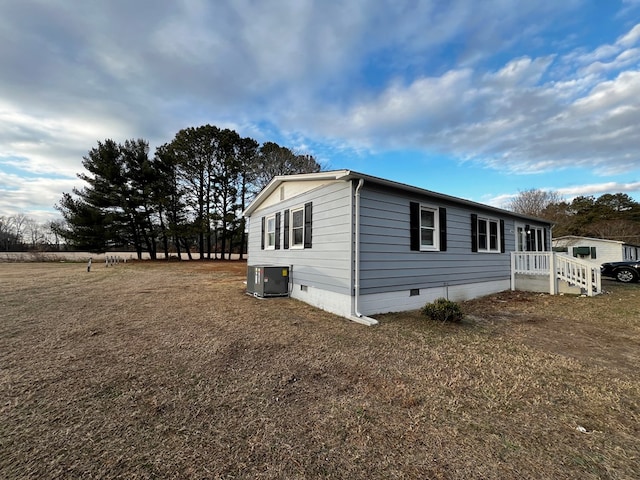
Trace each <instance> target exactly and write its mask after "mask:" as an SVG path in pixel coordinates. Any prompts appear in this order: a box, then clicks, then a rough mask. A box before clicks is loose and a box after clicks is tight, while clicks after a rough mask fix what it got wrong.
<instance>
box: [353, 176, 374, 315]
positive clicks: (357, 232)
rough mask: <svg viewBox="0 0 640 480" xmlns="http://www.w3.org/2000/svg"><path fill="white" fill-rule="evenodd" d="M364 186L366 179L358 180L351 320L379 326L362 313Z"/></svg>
mask: <svg viewBox="0 0 640 480" xmlns="http://www.w3.org/2000/svg"><path fill="white" fill-rule="evenodd" d="M363 185H364V178H360V179H359V180H358V186H357V187H356V192H355V199H356V205H355V207H356V208H355V213H354V215H355V220H356V222H355V223H356V225H355V248H354V260H355V274H354V283H353V291H354V294H353V297H354V306H353V308H354V313H353V315H351V318H350V319H351V320H353V321H354V322H358V323H362V324H363V325H367V326H372V325H377V324H378V321H377V320H376V319H375V318H371V317H366V316H364V315H363V314H362V313H360V190H361V189H362V186H363Z"/></svg>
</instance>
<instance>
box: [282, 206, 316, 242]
mask: <svg viewBox="0 0 640 480" xmlns="http://www.w3.org/2000/svg"><path fill="white" fill-rule="evenodd" d="M311 215H312V204H311V202H309V203H305V204H304V206H303V207H297V208H292V209H291V210H285V211H284V248H285V249H286V248H311V220H312V218H311Z"/></svg>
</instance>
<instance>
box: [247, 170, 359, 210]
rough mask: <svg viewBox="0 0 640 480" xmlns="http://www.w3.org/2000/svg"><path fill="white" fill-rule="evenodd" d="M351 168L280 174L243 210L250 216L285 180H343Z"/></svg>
mask: <svg viewBox="0 0 640 480" xmlns="http://www.w3.org/2000/svg"><path fill="white" fill-rule="evenodd" d="M350 173H351V172H350V171H349V170H331V171H328V172H317V173H299V174H295V175H278V176H275V177H273V178H272V179H271V181H270V182H269V183H268V184H267V186H266V187H264V188H263V189H262V190H260V193H258V195H256V198H254V199H253V201H252V202H251V203H250V204H249V206H248V207H247V208H246V209H245V210H244V212H242V215H243V216H245V217H250V216H251V214H252V213H253V212H254V211H255V210H257V209H258V207H259V206H260V204H261V203H262V202H263V201H264V200H265V199H266V198H268V197H269V196H270V195H271V194H272V193H273V192H274V191H275V190H276V189H277V188H278V187H279V186H280V185H281V184H282V183H284V182H304V181H318V180H320V181H322V180H341V179H347V178H348V177H349V175H350Z"/></svg>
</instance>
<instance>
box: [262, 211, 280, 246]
mask: <svg viewBox="0 0 640 480" xmlns="http://www.w3.org/2000/svg"><path fill="white" fill-rule="evenodd" d="M281 218H282V214H281V213H280V212H278V213H276V214H274V215H270V216H268V217H262V227H261V228H262V241H261V242H260V248H261V249H262V250H264V249H267V250H279V249H280V219H281Z"/></svg>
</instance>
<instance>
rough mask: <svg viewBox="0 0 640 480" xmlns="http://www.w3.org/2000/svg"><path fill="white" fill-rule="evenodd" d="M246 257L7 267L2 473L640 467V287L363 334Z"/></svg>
mask: <svg viewBox="0 0 640 480" xmlns="http://www.w3.org/2000/svg"><path fill="white" fill-rule="evenodd" d="M244 268H245V267H244V264H242V263H232V264H229V263H224V262H209V263H198V262H193V263H183V264H176V263H173V264H170V265H167V264H159V263H144V264H139V263H135V264H128V265H126V266H118V267H116V268H108V269H107V268H104V267H103V266H96V267H94V268H93V271H92V272H91V273H87V272H86V269H85V267H84V265H82V264H0V312H1V313H0V315H1V322H0V368H1V374H0V375H1V376H0V386H1V390H0V393H1V399H0V401H1V403H0V477H2V478H7V479H12V478H38V479H40V478H45V479H46V478H114V477H123V478H220V479H223V478H224V479H226V478H252V479H253V478H287V479H295V478H300V479H302V478H353V479H355V478H368V479H375V478H380V479H392V478H421V479H425V478H433V479H463V478H465V479H469V478H483V479H504V478H557V479H562V478H583V479H595V478H610V479H632V478H640V467H639V464H640V443H639V442H638V438H640V431H639V425H640V377H639V376H638V373H637V365H638V357H639V355H640V348H639V347H640V302H639V300H640V286H639V285H632V286H621V285H614V284H609V285H608V286H607V287H606V288H607V289H608V290H609V291H610V293H608V294H606V295H602V296H599V297H596V298H579V297H578V298H577V297H572V296H558V297H550V296H547V295H537V294H525V293H511V292H507V293H502V294H498V295H494V296H491V297H487V298H484V299H481V300H477V301H473V302H467V303H465V304H464V305H463V306H464V309H465V311H466V312H467V314H468V316H467V318H466V320H465V321H464V322H463V323H462V325H442V324H437V323H433V322H428V321H425V320H424V319H421V318H420V317H419V315H418V314H417V313H415V312H413V313H408V314H392V315H384V316H381V317H380V320H381V324H380V325H379V326H378V327H375V328H367V327H363V326H360V325H358V324H355V323H350V322H348V321H346V320H344V319H341V318H339V317H335V316H333V315H330V314H327V313H324V312H321V311H318V310H316V309H313V308H311V307H309V306H307V305H305V304H303V303H300V302H297V301H295V300H291V299H273V300H263V301H261V300H257V299H254V298H252V297H249V296H247V295H245V294H244V293H243V291H244V285H243V283H242V281H243V279H244V271H245V270H244ZM579 426H581V427H584V428H585V429H586V430H587V432H586V433H582V432H580V431H578V430H576V428H577V427H579Z"/></svg>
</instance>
